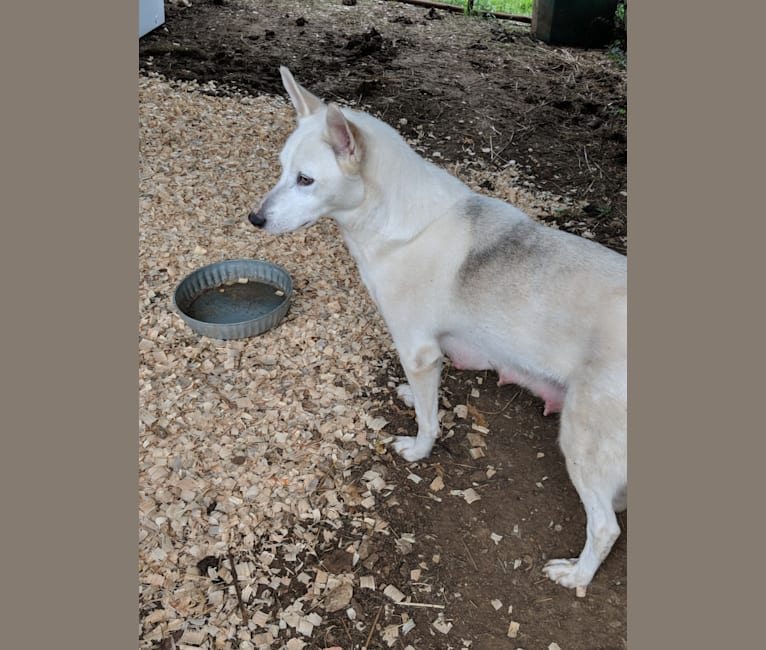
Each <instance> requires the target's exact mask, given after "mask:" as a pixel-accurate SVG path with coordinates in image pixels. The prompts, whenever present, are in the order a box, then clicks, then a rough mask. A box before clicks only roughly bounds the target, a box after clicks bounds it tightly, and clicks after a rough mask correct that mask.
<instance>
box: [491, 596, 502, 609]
mask: <svg viewBox="0 0 766 650" xmlns="http://www.w3.org/2000/svg"><path fill="white" fill-rule="evenodd" d="M490 604H491V605H492V607H494V608H495V610H498V609H500V608H501V607H502V606H503V603H502V602H501V601H499V600H497V598H495V599H494V600H491V601H490Z"/></svg>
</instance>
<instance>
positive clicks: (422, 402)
mask: <svg viewBox="0 0 766 650" xmlns="http://www.w3.org/2000/svg"><path fill="white" fill-rule="evenodd" d="M397 347H398V346H397ZM400 361H401V364H402V368H404V373H405V374H406V375H407V380H408V381H409V390H408V391H406V392H407V398H408V400H407V401H408V402H409V401H410V400H411V402H412V406H414V407H415V417H416V418H417V422H418V435H417V436H416V437H414V438H412V437H409V436H398V437H397V438H396V441H395V442H394V449H395V450H396V451H397V452H398V453H399V454H400V455H401V456H402V457H403V458H405V459H406V460H408V461H415V460H420V459H421V458H425V457H426V456H428V454H430V453H431V449H432V448H433V446H434V442H435V441H436V437H437V436H438V435H439V381H440V379H441V370H442V352H441V350H440V349H439V346H438V345H436V344H435V343H432V344H427V345H424V346H421V347H420V348H418V349H417V350H416V351H415V352H414V353H412V354H410V353H406V352H405V353H402V352H400ZM400 395H401V392H400Z"/></svg>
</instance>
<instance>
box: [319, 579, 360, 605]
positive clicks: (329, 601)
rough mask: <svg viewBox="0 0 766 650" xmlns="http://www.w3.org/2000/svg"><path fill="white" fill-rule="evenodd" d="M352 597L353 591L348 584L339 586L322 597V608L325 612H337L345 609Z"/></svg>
mask: <svg viewBox="0 0 766 650" xmlns="http://www.w3.org/2000/svg"><path fill="white" fill-rule="evenodd" d="M353 595H354V589H353V587H352V586H351V584H349V583H347V582H346V583H342V584H339V585H338V586H337V587H335V588H333V589H331V590H330V591H328V592H327V593H326V594H325V596H324V601H323V602H324V608H325V611H327V612H337V611H338V610H340V609H345V608H346V607H347V606H348V604H349V603H350V602H351V598H352V596H353Z"/></svg>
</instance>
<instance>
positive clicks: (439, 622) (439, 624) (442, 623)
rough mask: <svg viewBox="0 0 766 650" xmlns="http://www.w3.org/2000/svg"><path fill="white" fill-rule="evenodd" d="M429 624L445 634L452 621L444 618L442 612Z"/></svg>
mask: <svg viewBox="0 0 766 650" xmlns="http://www.w3.org/2000/svg"><path fill="white" fill-rule="evenodd" d="M431 625H432V626H433V627H434V629H436V630H438V631H439V632H441V633H442V634H447V633H448V632H449V631H450V630H451V629H452V623H451V622H449V621H446V620H445V619H444V614H439V616H438V617H437V618H436V620H435V621H434V622H433V623H431Z"/></svg>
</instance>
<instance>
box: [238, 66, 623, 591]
mask: <svg viewBox="0 0 766 650" xmlns="http://www.w3.org/2000/svg"><path fill="white" fill-rule="evenodd" d="M280 71H281V73H282V80H283V83H284V86H285V89H286V90H287V93H288V94H289V96H290V99H291V100H292V103H293V105H294V106H295V110H296V111H297V114H298V126H297V128H296V130H295V131H294V132H293V133H292V135H291V136H290V138H289V139H288V140H287V143H286V144H285V146H284V149H283V150H282V152H281V156H280V160H281V163H282V170H283V171H282V176H281V178H280V179H279V182H278V183H277V185H276V186H275V187H274V188H273V189H272V190H271V191H270V192H269V193H268V194H267V195H266V197H265V198H264V200H263V202H262V203H261V204H260V206H259V207H258V209H257V210H254V211H253V212H251V213H250V216H249V219H250V222H251V223H252V224H253V225H254V226H257V227H258V228H262V229H263V230H265V231H266V232H269V233H285V232H289V231H291V230H295V229H296V228H300V227H302V226H307V225H309V224H312V223H314V222H315V221H317V220H318V219H319V218H320V217H322V216H325V215H327V216H331V217H333V218H334V219H335V220H336V222H337V223H338V225H339V227H340V230H341V232H342V233H343V236H344V238H345V241H346V244H347V246H348V248H349V250H350V252H351V254H352V255H353V256H354V258H355V259H356V263H357V265H358V267H359V272H360V274H361V277H362V280H363V281H364V284H365V285H366V286H367V289H368V290H369V292H370V295H371V296H372V299H373V300H374V301H375V303H376V305H377V306H378V308H379V309H380V312H381V314H382V315H383V318H384V319H385V321H386V324H387V325H388V328H389V330H390V332H391V335H392V337H393V340H394V343H395V345H396V348H397V351H398V352H399V357H400V361H401V364H402V367H403V369H404V372H405V373H406V376H407V379H408V382H409V383H408V384H403V385H402V386H400V387H399V389H398V393H399V396H400V397H401V398H402V399H403V400H404V401H405V402H406V403H407V404H408V405H410V406H414V408H415V414H416V417H417V424H418V434H417V436H416V437H406V436H405V437H398V438H397V440H396V442H395V443H394V449H395V450H396V451H397V452H398V453H399V454H401V455H402V456H403V457H404V458H405V459H406V460H408V461H416V460H419V459H421V458H425V457H426V456H428V455H429V453H430V452H431V448H432V447H433V445H434V442H435V440H436V438H437V436H438V433H439V421H438V389H439V382H440V375H441V367H442V359H443V357H444V355H447V356H448V357H449V358H450V359H452V361H453V363H454V365H455V367H457V368H471V369H476V370H483V369H493V370H496V371H497V373H498V375H499V381H500V383H508V382H513V383H516V384H520V385H522V386H525V387H527V388H528V389H530V390H531V391H532V392H534V393H535V394H537V395H538V396H540V397H541V398H542V399H543V400H544V401H545V413H551V412H557V411H560V412H561V429H560V445H561V449H562V451H563V453H564V457H565V459H566V466H567V469H568V471H569V476H570V477H571V479H572V482H573V483H574V486H575V488H576V489H577V492H578V494H579V495H580V498H581V499H582V502H583V504H584V506H585V511H586V514H587V539H586V542H585V546H584V548H583V550H582V553H581V555H580V557H579V558H576V559H563V560H551V561H550V562H548V563H547V564H546V566H545V569H544V571H545V573H546V574H547V575H548V577H550V578H551V579H552V580H554V581H556V582H558V583H559V584H561V585H564V586H566V587H571V588H575V587H581V588H584V587H585V586H587V585H588V584H589V583H590V581H591V579H592V578H593V575H594V574H595V572H596V570H597V569H598V567H599V566H600V564H601V562H602V561H603V560H604V558H605V557H606V556H607V555H608V554H609V551H610V549H611V547H612V545H613V544H614V542H615V540H616V539H617V537H619V534H620V528H619V526H618V524H617V518H616V517H615V514H614V513H615V510H617V511H619V510H622V509H624V508H625V507H626V505H627V471H628V470H627V260H626V258H625V257H624V256H623V255H620V254H618V253H615V252H613V251H611V250H609V249H607V248H605V247H603V246H601V245H599V244H596V243H594V242H591V241H587V240H585V239H582V238H580V237H576V236H574V235H571V234H568V233H565V232H562V231H559V230H555V229H553V228H548V227H546V226H544V225H541V224H539V223H537V222H535V221H533V220H532V219H530V218H529V217H528V216H526V215H525V214H524V213H523V212H521V211H520V210H518V209H517V208H515V207H513V206H511V205H508V204H507V203H504V202H502V201H499V200H497V199H492V198H488V197H485V196H481V195H479V194H476V193H474V192H473V191H472V190H471V189H469V188H468V187H467V186H466V185H464V184H463V183H462V182H461V181H459V180H457V179H456V178H454V177H453V176H451V175H450V174H448V173H447V172H446V171H444V170H443V169H440V168H439V167H437V166H435V165H433V164H431V163H429V162H427V161H425V160H424V159H422V158H421V157H420V156H418V155H417V154H416V153H415V152H414V151H413V150H412V149H411V148H410V147H409V146H408V145H407V143H406V142H405V141H404V139H403V138H402V137H401V136H400V135H399V134H398V133H397V132H396V131H395V130H394V129H392V128H391V127H389V126H387V125H386V124H384V123H383V122H381V121H380V120H378V119H376V118H374V117H372V116H370V115H368V114H366V113H362V112H359V111H353V110H349V109H345V108H344V109H340V108H339V107H338V106H336V105H334V104H329V105H328V104H325V103H324V102H323V101H322V100H320V99H318V98H317V97H315V96H314V95H312V94H311V93H309V92H308V91H306V90H305V89H304V88H303V87H301V86H300V85H298V83H297V82H296V81H295V79H293V76H292V75H291V74H290V71H289V70H288V69H287V68H284V67H282V68H280Z"/></svg>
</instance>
